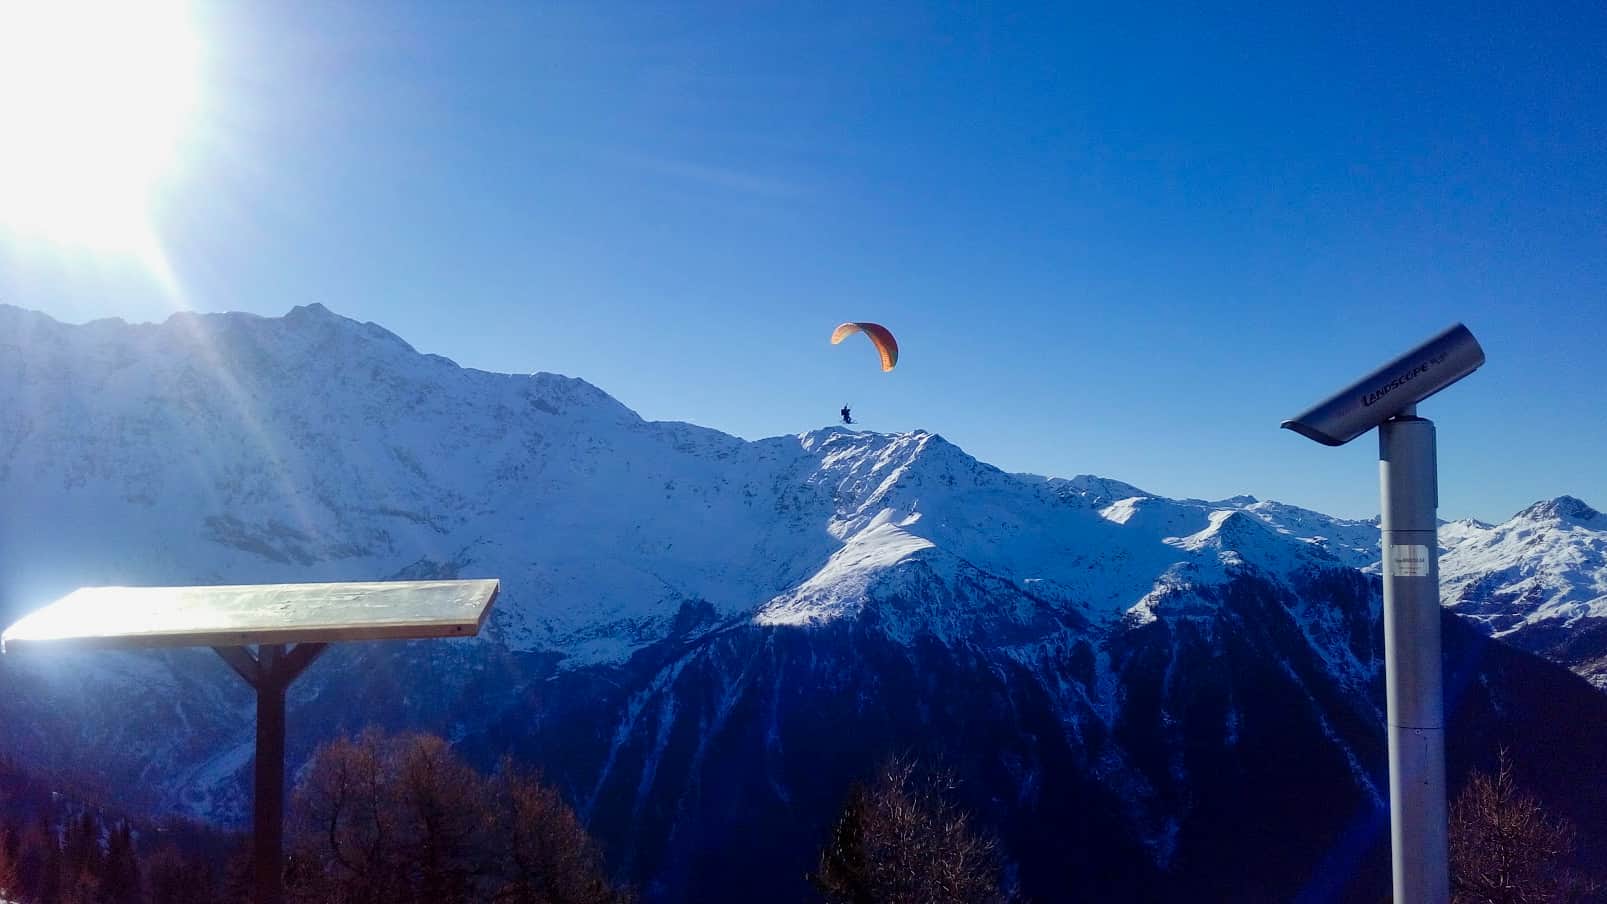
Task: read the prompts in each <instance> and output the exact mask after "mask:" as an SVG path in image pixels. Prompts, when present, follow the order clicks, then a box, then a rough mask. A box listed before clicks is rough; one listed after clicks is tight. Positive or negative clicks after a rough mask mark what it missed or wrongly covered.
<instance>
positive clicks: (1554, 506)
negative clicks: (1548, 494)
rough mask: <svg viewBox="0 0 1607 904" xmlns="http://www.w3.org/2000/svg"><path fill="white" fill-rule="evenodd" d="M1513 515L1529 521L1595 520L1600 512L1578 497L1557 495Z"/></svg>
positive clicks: (1599, 515)
mask: <svg viewBox="0 0 1607 904" xmlns="http://www.w3.org/2000/svg"><path fill="white" fill-rule="evenodd" d="M1513 517H1514V518H1523V519H1526V520H1529V521H1573V522H1579V521H1595V520H1596V519H1598V518H1600V517H1601V512H1598V511H1596V510H1595V509H1593V508H1591V507H1590V506H1589V505H1588V504H1586V503H1585V501H1584V500H1582V499H1579V498H1578V497H1575V496H1558V497H1556V498H1555V499H1546V500H1544V501H1541V502H1536V503H1535V504H1534V505H1531V506H1529V507H1528V508H1526V509H1524V510H1523V511H1521V512H1519V513H1518V514H1517V515H1515V516H1513Z"/></svg>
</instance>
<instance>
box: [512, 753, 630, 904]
mask: <svg viewBox="0 0 1607 904" xmlns="http://www.w3.org/2000/svg"><path fill="white" fill-rule="evenodd" d="M491 788H492V794H491V800H492V820H493V831H492V832H491V837H492V839H493V840H494V844H495V848H494V856H495V857H496V859H497V862H498V864H499V867H500V869H499V872H500V873H501V874H502V875H501V878H502V881H501V882H500V883H499V885H500V887H499V888H498V889H497V892H496V894H495V895H494V897H493V900H495V901H496V902H498V904H629V902H630V901H631V900H632V898H633V896H632V895H631V894H630V892H629V891H628V890H626V889H623V888H620V887H618V886H616V885H614V883H613V882H611V881H610V880H609V878H608V873H607V872H605V871H604V869H603V857H602V852H601V851H600V850H599V849H598V847H597V844H596V842H595V841H593V840H592V838H591V836H590V835H588V834H587V833H586V829H585V827H584V826H582V825H581V823H580V818H579V817H578V816H576V815H575V811H574V810H572V809H570V807H569V805H568V804H567V803H565V802H564V799H563V797H562V796H561V795H560V794H559V793H558V789H556V788H554V787H552V786H550V785H545V784H542V782H541V778H540V776H539V775H537V774H536V773H534V772H528V771H523V770H520V769H519V768H518V767H517V766H515V765H514V763H513V761H512V760H510V759H506V758H504V759H503V761H502V764H501V766H500V767H499V768H498V769H497V774H496V775H495V776H494V777H493V778H492V781H491Z"/></svg>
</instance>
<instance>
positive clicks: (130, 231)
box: [0, 0, 200, 256]
mask: <svg viewBox="0 0 1607 904" xmlns="http://www.w3.org/2000/svg"><path fill="white" fill-rule="evenodd" d="M199 56H200V53H199V42H198V40H197V38H196V34H195V31H194V29H193V28H192V26H191V21H190V16H189V10H188V8H187V6H186V4H185V3H184V2H182V0H146V2H140V3H128V2H116V0H51V2H29V0H0V227H3V228H5V229H7V230H9V231H11V232H13V233H14V234H16V235H18V236H22V237H26V238H38V239H44V240H47V241H50V242H54V243H59V244H64V245H75V246H85V247H89V248H92V249H95V250H97V251H109V252H121V253H129V254H136V255H141V256H145V255H148V254H150V253H151V250H152V248H153V247H154V246H155V245H156V243H155V241H154V238H153V236H152V234H151V226H150V221H149V220H150V218H149V215H148V210H149V207H150V201H151V196H152V194H153V192H154V190H155V189H156V187H157V184H158V182H159V181H160V180H161V178H162V177H163V176H164V175H165V174H167V173H168V172H169V171H170V169H171V167H172V166H173V164H174V163H175V161H176V158H177V151H178V148H179V147H180V145H181V143H182V140H183V138H184V135H185V132H186V129H187V127H188V124H189V121H190V120H191V118H192V114H193V111H194V110H195V108H196V106H197V103H198V101H199V88H198V83H199V80H198V77H197V72H198V68H199V67H198V62H199Z"/></svg>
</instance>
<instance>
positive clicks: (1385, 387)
mask: <svg viewBox="0 0 1607 904" xmlns="http://www.w3.org/2000/svg"><path fill="white" fill-rule="evenodd" d="M1483 363H1484V349H1482V348H1480V347H1479V342H1478V340H1477V339H1474V338H1473V334H1472V333H1471V332H1468V328H1467V327H1465V326H1463V325H1462V324H1460V323H1458V324H1457V325H1455V326H1453V327H1451V328H1450V329H1448V330H1446V331H1445V332H1443V333H1440V334H1439V335H1438V336H1435V337H1434V338H1432V339H1430V340H1428V341H1427V342H1424V343H1423V344H1422V345H1419V346H1418V347H1417V348H1414V349H1412V350H1411V351H1409V352H1407V353H1406V354H1404V355H1401V356H1400V357H1399V358H1396V359H1395V360H1393V361H1391V362H1389V363H1388V364H1385V365H1384V366H1383V367H1380V368H1378V369H1377V370H1375V371H1373V372H1372V373H1370V374H1368V375H1367V376H1365V377H1362V378H1361V379H1360V380H1357V381H1356V382H1355V383H1352V384H1351V385H1349V386H1346V387H1345V388H1344V389H1341V390H1340V391H1339V392H1337V393H1335V394H1334V396H1333V397H1332V398H1330V399H1328V400H1327V401H1326V402H1323V403H1321V404H1319V405H1318V406H1317V407H1315V408H1312V409H1311V410H1310V411H1307V412H1305V413H1304V414H1301V415H1299V416H1298V417H1293V418H1290V419H1289V420H1287V421H1284V422H1283V427H1284V429H1286V430H1293V431H1294V432H1296V433H1298V434H1300V435H1301V436H1304V437H1306V438H1307V439H1314V440H1316V441H1317V442H1319V443H1322V444H1323V445H1325V446H1343V445H1344V444H1345V443H1348V442H1350V441H1351V440H1353V439H1355V438H1356V437H1358V436H1361V435H1362V434H1363V433H1366V432H1367V431H1369V430H1371V429H1373V428H1374V427H1377V426H1378V425H1379V424H1382V423H1383V422H1385V421H1387V420H1389V419H1390V418H1391V417H1393V416H1394V415H1397V414H1399V413H1400V412H1401V411H1402V410H1403V409H1405V408H1406V407H1407V406H1409V405H1416V404H1417V403H1418V402H1421V401H1423V400H1424V399H1426V398H1428V397H1429V396H1431V395H1433V394H1434V393H1436V392H1439V391H1440V390H1442V389H1444V388H1445V387H1447V386H1449V385H1451V384H1452V383H1455V382H1456V381H1457V380H1460V379H1462V378H1463V377H1465V376H1467V375H1468V374H1470V373H1472V372H1473V371H1475V370H1477V369H1478V367H1479V365H1481V364H1483Z"/></svg>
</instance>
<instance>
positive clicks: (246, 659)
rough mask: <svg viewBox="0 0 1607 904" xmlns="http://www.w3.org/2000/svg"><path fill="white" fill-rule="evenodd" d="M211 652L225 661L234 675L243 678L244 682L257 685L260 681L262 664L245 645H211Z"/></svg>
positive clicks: (253, 685)
mask: <svg viewBox="0 0 1607 904" xmlns="http://www.w3.org/2000/svg"><path fill="white" fill-rule="evenodd" d="M212 652H214V653H216V654H218V656H220V657H221V658H222V659H223V661H224V662H227V663H228V664H229V668H231V669H234V673H235V674H236V675H239V676H240V677H241V678H244V679H245V682H246V684H249V685H251V686H252V687H257V686H259V685H260V684H261V683H262V665H261V663H259V662H257V657H255V656H253V655H251V651H250V650H248V649H246V648H245V647H213V648H212Z"/></svg>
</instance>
